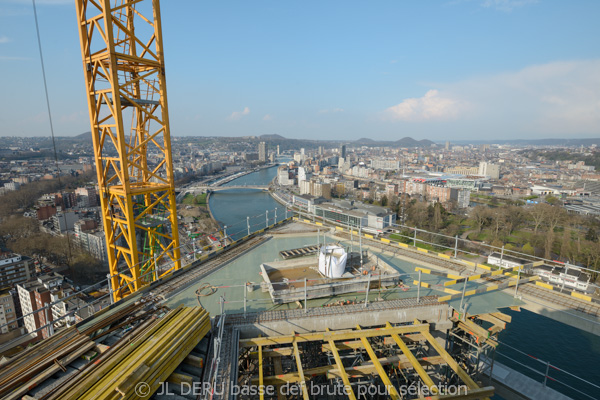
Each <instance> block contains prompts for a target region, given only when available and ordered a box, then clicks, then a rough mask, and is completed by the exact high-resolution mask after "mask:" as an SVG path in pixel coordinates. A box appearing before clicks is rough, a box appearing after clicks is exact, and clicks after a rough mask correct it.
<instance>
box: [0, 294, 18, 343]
mask: <svg viewBox="0 0 600 400" xmlns="http://www.w3.org/2000/svg"><path fill="white" fill-rule="evenodd" d="M18 327H19V324H18V323H17V307H16V305H15V302H14V298H13V295H12V293H11V290H9V289H6V288H5V289H1V290H0V334H4V333H8V332H10V331H12V330H13V329H17V328H18Z"/></svg>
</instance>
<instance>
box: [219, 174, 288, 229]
mask: <svg viewBox="0 0 600 400" xmlns="http://www.w3.org/2000/svg"><path fill="white" fill-rule="evenodd" d="M276 174H277V167H273V168H268V169H262V170H260V171H258V172H253V173H251V174H248V175H244V176H242V177H240V178H238V179H235V180H233V181H231V182H228V183H226V184H224V185H223V186H231V185H266V184H268V183H269V182H271V181H272V180H273V178H274V177H275V175H276ZM209 206H210V210H211V212H212V214H213V216H214V218H215V219H216V220H217V222H218V223H219V224H220V225H221V226H227V234H228V235H229V236H231V237H232V238H233V239H234V240H236V239H239V238H241V237H243V236H245V235H246V234H248V224H247V222H248V220H247V217H250V232H256V231H258V230H260V229H262V228H264V227H265V225H266V222H267V217H268V218H269V225H271V224H273V222H274V220H275V214H276V213H277V221H281V220H282V219H284V218H285V207H283V206H282V205H281V204H279V203H277V202H276V201H275V200H274V199H273V198H272V197H271V196H270V195H269V193H267V192H263V191H261V190H255V189H231V190H223V191H219V192H215V193H212V194H211V195H210V199H209ZM275 210H276V211H275ZM266 213H267V215H265V214H266Z"/></svg>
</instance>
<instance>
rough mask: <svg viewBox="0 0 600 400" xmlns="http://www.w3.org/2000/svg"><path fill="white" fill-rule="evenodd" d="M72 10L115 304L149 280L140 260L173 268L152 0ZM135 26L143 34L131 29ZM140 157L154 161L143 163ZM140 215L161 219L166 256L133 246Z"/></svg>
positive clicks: (84, 3) (171, 201)
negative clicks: (164, 263) (142, 269)
mask: <svg viewBox="0 0 600 400" xmlns="http://www.w3.org/2000/svg"><path fill="white" fill-rule="evenodd" d="M137 3H146V4H147V5H148V6H147V7H144V6H143V5H142V4H139V5H138V4H137ZM75 4H76V13H77V20H78V27H79V39H80V44H81V54H82V61H83V71H84V78H85V85H86V86H85V87H86V95H87V101H88V109H89V119H90V125H91V131H92V140H93V145H94V158H95V164H96V174H97V179H98V188H99V194H100V206H101V209H102V213H101V214H102V221H103V226H104V230H105V234H106V241H107V253H108V265H109V272H110V274H111V288H112V290H113V297H114V299H115V300H119V299H121V298H123V297H124V296H126V295H128V294H130V293H132V292H135V291H137V290H139V289H140V288H141V287H143V286H144V285H145V284H147V282H148V281H150V280H152V279H153V278H154V274H149V275H148V276H147V277H144V278H143V279H142V271H141V267H140V266H141V264H143V263H144V262H146V261H148V260H154V258H156V262H157V263H159V264H162V263H163V262H162V259H164V260H166V262H167V263H172V265H173V267H172V268H173V269H179V268H181V263H180V261H179V260H180V252H179V231H178V224H177V207H176V203H175V184H174V175H173V161H172V154H171V153H172V150H171V138H170V128H169V116H168V105H167V91H166V81H165V74H164V71H165V62H164V51H163V42H162V29H161V17H160V6H159V3H158V1H154V0H120V1H118V2H112V1H106V0H103V1H96V0H75ZM136 20H138V21H137V22H141V23H142V24H143V25H144V28H146V27H147V26H148V25H149V27H150V29H135V21H136ZM92 37H93V38H94V40H92ZM138 48H139V49H141V52H138ZM122 99H123V100H122ZM129 120H131V121H132V122H131V125H129V126H126V121H129ZM127 124H128V122H127ZM148 154H152V155H153V156H155V157H156V158H157V159H158V160H159V161H158V162H156V163H155V164H154V165H150V163H149V161H148ZM157 182H159V183H157ZM138 206H139V207H141V210H140V208H139V207H138ZM142 216H143V217H144V218H145V217H152V216H160V217H161V218H160V220H161V221H162V222H161V224H162V225H163V226H164V229H165V231H166V232H170V233H169V235H164V234H161V233H160V232H157V233H156V234H157V235H158V236H161V239H160V243H157V244H160V246H159V247H160V248H163V249H168V251H162V252H161V251H160V249H157V250H158V251H157V252H156V254H154V253H155V247H156V246H153V247H152V250H151V251H150V254H148V253H144V252H143V251H142V249H141V248H139V247H140V244H139V243H143V240H144V237H145V235H147V231H148V228H145V227H144V226H143V224H142V223H141V222H140V219H142ZM140 239H141V241H140ZM123 266H126V270H125V271H119V270H118V269H117V268H121V269H122V268H123ZM123 280H124V281H126V282H127V285H126V286H125V287H123V288H121V287H120V286H121V284H122V281H123Z"/></svg>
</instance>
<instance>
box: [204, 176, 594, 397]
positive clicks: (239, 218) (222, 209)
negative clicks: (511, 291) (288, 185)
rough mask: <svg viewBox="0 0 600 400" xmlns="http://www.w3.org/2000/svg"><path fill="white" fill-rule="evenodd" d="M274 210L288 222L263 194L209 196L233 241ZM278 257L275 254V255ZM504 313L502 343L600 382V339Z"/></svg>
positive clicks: (256, 180) (523, 359)
mask: <svg viewBox="0 0 600 400" xmlns="http://www.w3.org/2000/svg"><path fill="white" fill-rule="evenodd" d="M276 173H277V168H276V167H273V168H269V169H264V170H261V171H259V172H254V173H251V174H248V175H245V176H243V177H241V178H238V179H236V180H234V181H232V182H230V183H228V184H226V185H240V184H242V185H243V184H248V185H250V184H257V185H264V184H268V183H269V182H270V181H271V180H272V179H273V178H274V177H275V175H276ZM276 208H277V220H281V219H283V218H284V217H285V207H283V206H282V205H281V204H279V203H277V202H276V201H275V200H273V198H272V197H271V196H270V195H269V194H268V193H267V192H263V191H257V190H252V189H240V190H238V189H233V190H227V191H221V192H217V193H213V194H212V195H211V196H210V209H211V211H212V213H213V215H214V217H215V219H216V220H217V221H218V222H219V223H220V224H221V225H226V226H227V233H228V234H229V235H231V236H233V237H234V238H235V239H237V238H240V237H242V236H244V235H245V234H247V220H246V217H247V216H250V217H252V218H251V229H250V230H251V231H252V232H254V231H257V230H259V229H262V228H264V227H265V223H266V219H265V210H268V217H269V224H272V223H273V221H274V218H275V211H274V210H275V209H276ZM286 245H287V246H288V247H289V246H291V244H289V243H286ZM275 254H276V252H275V250H273V255H275ZM501 311H502V312H504V313H507V314H510V315H511V316H512V322H511V323H510V324H507V329H506V330H504V331H503V332H502V333H501V334H500V340H501V341H502V342H504V343H505V344H506V345H508V346H511V347H514V348H516V349H518V350H520V351H522V352H524V353H527V354H529V355H531V356H533V357H536V358H538V359H539V360H544V361H549V362H551V363H552V365H555V366H557V367H559V368H561V369H563V370H565V371H569V372H571V373H575V374H576V375H578V376H579V377H581V378H583V379H586V380H588V381H591V382H593V383H596V384H598V381H600V379H598V378H599V377H600V363H598V360H600V337H598V336H595V335H592V334H590V333H587V332H585V331H582V330H579V329H576V328H573V327H571V326H568V325H565V324H562V323H560V322H557V321H555V320H553V319H551V318H547V317H544V316H541V315H538V314H535V313H533V312H530V311H527V310H522V311H520V312H517V311H512V310H510V309H507V308H504V309H502V310H501ZM508 346H502V345H500V346H499V348H498V353H499V354H498V355H497V357H496V360H497V361H499V362H501V363H504V364H505V365H508V366H510V367H511V368H514V369H516V370H518V371H519V372H521V373H523V374H525V375H528V376H530V377H531V378H533V379H536V380H538V381H542V379H543V377H542V376H540V375H538V374H536V373H534V372H532V371H531V370H530V369H529V368H527V367H523V366H521V365H518V364H517V363H515V362H513V361H510V360H508V359H507V358H505V357H504V356H501V355H500V354H504V355H508V356H510V357H511V358H514V359H516V360H518V362H520V363H522V364H525V365H527V366H529V367H533V368H535V369H536V370H537V371H540V372H542V373H543V372H544V371H545V369H546V366H545V365H544V364H543V363H541V362H540V361H536V360H535V359H533V358H531V357H528V356H526V355H523V354H520V353H519V352H518V351H516V350H513V349H511V348H509V347H508ZM550 376H552V377H554V378H555V379H559V380H560V381H562V382H565V383H567V384H569V385H571V386H572V387H574V388H575V389H578V390H581V391H584V393H585V394H586V395H582V394H579V393H577V392H576V391H574V390H571V389H568V388H566V387H565V386H563V385H560V384H558V383H555V382H552V381H549V382H548V385H549V386H550V387H553V388H554V389H556V390H558V391H560V392H562V393H564V394H567V395H568V396H570V397H572V398H574V399H590V398H592V399H600V390H598V389H594V388H592V387H590V386H587V385H583V384H581V383H580V382H579V381H578V380H577V379H576V378H573V377H571V376H569V375H568V374H564V373H561V372H559V371H556V370H554V369H552V370H551V372H550ZM495 398H497V397H495Z"/></svg>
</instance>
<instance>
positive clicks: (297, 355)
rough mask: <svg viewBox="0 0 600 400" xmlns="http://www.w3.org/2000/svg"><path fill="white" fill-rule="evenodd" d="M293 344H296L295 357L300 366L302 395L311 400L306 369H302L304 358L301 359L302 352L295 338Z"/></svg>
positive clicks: (299, 374)
mask: <svg viewBox="0 0 600 400" xmlns="http://www.w3.org/2000/svg"><path fill="white" fill-rule="evenodd" d="M292 345H293V346H294V358H295V359H296V367H297V368H298V376H299V377H300V386H301V387H302V395H303V397H304V400H310V398H309V397H308V390H307V389H306V378H305V377H304V371H303V370H302V359H300V352H299V351H298V342H297V341H296V340H294V341H293V342H292Z"/></svg>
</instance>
